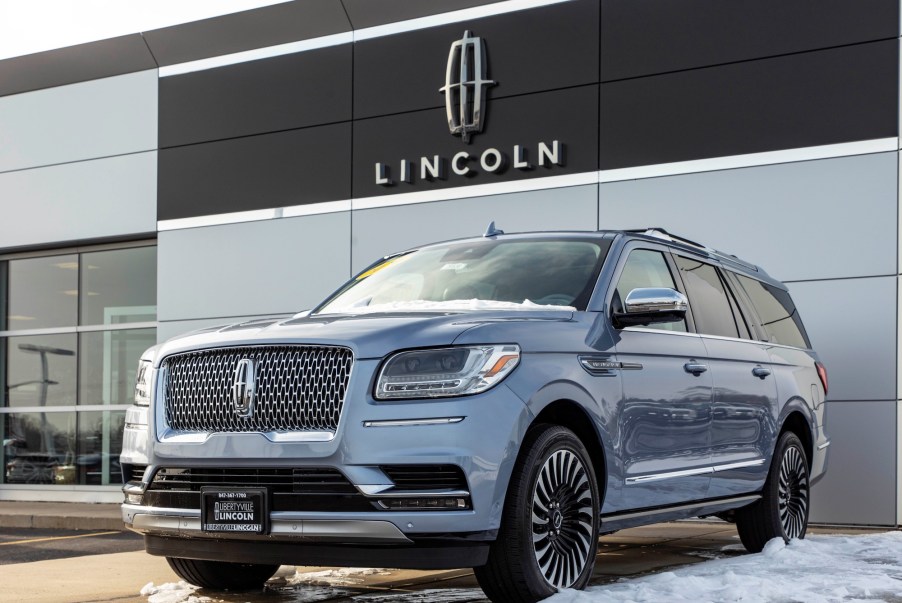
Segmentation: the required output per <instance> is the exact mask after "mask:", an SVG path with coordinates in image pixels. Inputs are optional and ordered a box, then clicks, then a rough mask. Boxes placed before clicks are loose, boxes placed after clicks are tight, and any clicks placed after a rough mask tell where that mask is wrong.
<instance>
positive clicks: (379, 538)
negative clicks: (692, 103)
mask: <svg viewBox="0 0 902 603" xmlns="http://www.w3.org/2000/svg"><path fill="white" fill-rule="evenodd" d="M124 506H129V507H131V508H132V509H143V507H139V506H135V505H124ZM170 510H173V509H170ZM178 511H179V514H177V515H167V514H162V513H142V512H140V511H137V512H135V514H134V515H133V516H132V523H131V524H128V523H127V524H126V525H127V526H128V527H129V529H131V530H134V531H136V532H145V533H167V532H168V533H173V534H178V535H179V536H195V537H207V538H223V537H224V533H221V532H204V531H203V530H201V524H200V511H196V512H194V511H187V512H186V509H178ZM189 513H190V514H189ZM291 515H292V514H291V513H290V512H284V511H283V512H274V513H270V518H271V519H270V529H269V533H268V534H255V535H253V537H251V539H265V540H272V539H274V538H275V539H285V538H289V539H298V540H316V541H341V542H368V543H379V542H390V543H398V544H400V543H404V544H409V543H410V542H411V540H410V539H409V538H407V536H405V535H404V533H403V532H401V530H399V529H398V527H397V526H396V525H395V524H393V523H391V522H389V521H378V520H357V519H292V518H291Z"/></svg>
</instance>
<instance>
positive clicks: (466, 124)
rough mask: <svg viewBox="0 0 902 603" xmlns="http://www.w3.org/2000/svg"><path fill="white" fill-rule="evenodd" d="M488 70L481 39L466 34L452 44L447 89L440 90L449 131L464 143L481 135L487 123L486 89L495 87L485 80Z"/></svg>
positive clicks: (492, 81)
mask: <svg viewBox="0 0 902 603" xmlns="http://www.w3.org/2000/svg"><path fill="white" fill-rule="evenodd" d="M487 69H488V61H486V57H485V46H483V44H482V38H478V37H474V36H472V35H471V33H470V31H469V30H467V31H465V32H464V37H463V38H461V39H460V40H457V41H455V42H453V43H452V44H451V51H450V53H449V54H448V68H447V71H446V73H445V85H444V86H443V87H442V88H440V89H439V92H441V93H442V94H444V95H445V109H447V111H448V128H449V129H450V130H451V133H452V134H454V135H458V134H459V135H460V137H461V138H463V141H464V142H469V141H470V134H471V133H475V132H482V126H483V124H484V123H485V88H487V87H489V86H494V85H495V83H496V82H495V81H494V80H488V79H486V75H487V73H486V70H487Z"/></svg>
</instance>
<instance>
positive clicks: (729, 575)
mask: <svg viewBox="0 0 902 603" xmlns="http://www.w3.org/2000/svg"><path fill="white" fill-rule="evenodd" d="M734 546H735V545H730V546H729V547H724V548H725V549H726V548H731V547H734ZM725 553H726V551H725ZM600 567H601V570H602V571H604V556H602V557H601V559H600ZM900 598H902V532H887V533H885V534H872V535H864V536H809V537H808V538H806V539H805V540H793V541H792V542H791V543H790V544H789V545H785V544H784V543H783V541H781V540H779V539H777V540H772V541H770V542H769V543H767V546H765V547H764V550H763V551H762V552H761V553H760V554H758V555H744V556H742V557H733V558H728V559H717V560H714V561H707V562H704V563H699V564H696V565H689V566H685V567H681V568H679V569H675V570H672V571H667V572H661V573H658V574H655V575H651V576H646V577H643V578H637V579H624V580H620V581H618V582H615V583H613V584H608V585H605V586H595V587H590V588H589V589H588V590H587V591H585V592H577V591H573V590H567V591H563V592H561V593H559V594H557V595H555V596H553V597H551V598H549V599H547V601H548V603H626V602H636V603H639V602H658V601H668V602H669V603H678V602H683V601H685V602H687V603H688V602H692V603H721V602H723V603H726V602H730V601H742V602H743V603H766V602H777V601H779V602H782V601H799V602H805V603H809V602H810V603H815V602H817V603H821V602H823V603H831V602H834V601H899V600H900Z"/></svg>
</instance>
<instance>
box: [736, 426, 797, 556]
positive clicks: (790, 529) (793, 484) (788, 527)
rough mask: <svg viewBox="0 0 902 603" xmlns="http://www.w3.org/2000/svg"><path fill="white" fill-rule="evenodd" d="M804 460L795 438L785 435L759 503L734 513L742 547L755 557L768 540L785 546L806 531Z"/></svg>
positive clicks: (787, 433)
mask: <svg viewBox="0 0 902 603" xmlns="http://www.w3.org/2000/svg"><path fill="white" fill-rule="evenodd" d="M809 500H810V493H809V481H808V459H807V456H806V454H805V447H804V446H802V442H801V440H799V437H798V436H797V435H796V434H794V433H792V432H789V431H787V432H785V433H784V434H783V435H782V436H780V439H779V441H778V442H777V448H776V450H775V451H774V458H773V461H771V467H770V472H769V473H768V474H767V481H766V482H764V490H763V492H762V496H761V500H759V501H758V502H756V503H754V504H752V505H749V506H748V507H744V508H742V509H739V510H737V511H736V528H737V530H738V531H739V538H740V540H742V544H743V545H744V546H745V548H746V549H747V550H748V551H749V552H750V553H757V552H759V551H761V549H763V548H764V545H765V544H767V541H768V540H770V539H772V538H782V539H783V541H784V542H789V541H790V540H792V539H793V538H804V537H805V532H806V530H807V529H808V507H809V504H808V503H809Z"/></svg>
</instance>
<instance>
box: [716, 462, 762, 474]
mask: <svg viewBox="0 0 902 603" xmlns="http://www.w3.org/2000/svg"><path fill="white" fill-rule="evenodd" d="M763 464H764V459H756V460H754V461H742V462H739V463H728V464H726V465H715V466H714V467H712V468H713V469H714V472H715V473H718V472H720V471H730V470H731V469H743V468H745V467H760V466H761V465H763Z"/></svg>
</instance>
